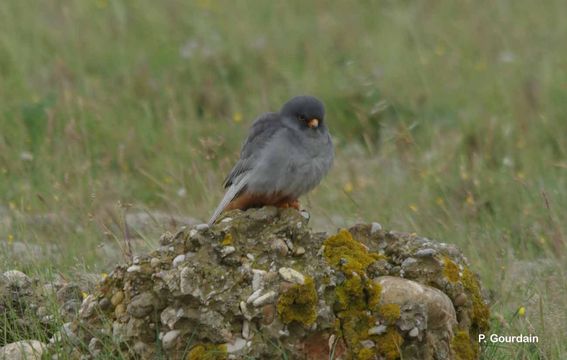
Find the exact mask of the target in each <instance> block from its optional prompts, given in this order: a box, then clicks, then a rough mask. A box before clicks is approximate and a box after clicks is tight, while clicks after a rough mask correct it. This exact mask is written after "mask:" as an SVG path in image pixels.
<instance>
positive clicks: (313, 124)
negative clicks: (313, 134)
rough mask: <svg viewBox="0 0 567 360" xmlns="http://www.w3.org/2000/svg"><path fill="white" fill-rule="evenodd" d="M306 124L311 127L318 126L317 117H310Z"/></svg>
mask: <svg viewBox="0 0 567 360" xmlns="http://www.w3.org/2000/svg"><path fill="white" fill-rule="evenodd" d="M307 126H309V128H311V129H315V128H317V127H319V119H316V118H313V119H310V120H309V121H307Z"/></svg>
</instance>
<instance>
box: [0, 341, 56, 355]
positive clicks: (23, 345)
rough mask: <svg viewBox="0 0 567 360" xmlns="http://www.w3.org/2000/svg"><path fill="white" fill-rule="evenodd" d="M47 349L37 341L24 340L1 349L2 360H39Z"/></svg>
mask: <svg viewBox="0 0 567 360" xmlns="http://www.w3.org/2000/svg"><path fill="white" fill-rule="evenodd" d="M46 349H47V347H46V345H45V344H44V343H42V342H39V341H37V340H23V341H18V342H15V343H11V344H8V345H6V346H3V347H1V348H0V360H36V359H37V360H39V359H41V358H42V355H43V353H44V352H45V350H46Z"/></svg>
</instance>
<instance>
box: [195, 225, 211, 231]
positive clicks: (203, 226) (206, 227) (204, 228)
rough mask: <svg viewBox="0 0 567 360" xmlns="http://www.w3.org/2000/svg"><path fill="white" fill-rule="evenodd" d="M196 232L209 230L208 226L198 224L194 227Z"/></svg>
mask: <svg viewBox="0 0 567 360" xmlns="http://www.w3.org/2000/svg"><path fill="white" fill-rule="evenodd" d="M195 229H196V230H197V231H204V230H208V229H209V224H199V225H196V226H195Z"/></svg>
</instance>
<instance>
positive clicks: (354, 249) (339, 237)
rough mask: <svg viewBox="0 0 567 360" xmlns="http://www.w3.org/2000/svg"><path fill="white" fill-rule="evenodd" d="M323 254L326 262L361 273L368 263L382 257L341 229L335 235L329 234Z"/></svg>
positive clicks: (344, 269) (347, 270)
mask: <svg viewBox="0 0 567 360" xmlns="http://www.w3.org/2000/svg"><path fill="white" fill-rule="evenodd" d="M323 245H325V250H324V252H323V255H324V256H325V258H326V259H327V262H328V263H329V264H330V265H331V266H333V267H337V268H339V269H341V270H342V271H344V272H345V273H346V272H356V273H358V274H361V273H363V272H365V271H366V268H367V267H368V265H370V264H372V263H373V262H375V261H376V260H379V259H381V258H383V256H382V255H380V254H378V253H373V252H369V251H368V249H367V248H366V247H365V246H364V245H362V244H361V243H360V242H358V241H356V240H354V239H353V237H352V234H351V233H350V232H349V231H348V230H346V229H341V230H340V231H339V232H338V233H337V234H336V235H332V236H330V237H329V238H328V239H327V240H325V242H324V243H323Z"/></svg>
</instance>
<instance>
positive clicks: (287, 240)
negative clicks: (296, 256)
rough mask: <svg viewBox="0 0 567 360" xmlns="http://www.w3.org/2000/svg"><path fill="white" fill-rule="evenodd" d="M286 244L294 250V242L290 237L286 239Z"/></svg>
mask: <svg viewBox="0 0 567 360" xmlns="http://www.w3.org/2000/svg"><path fill="white" fill-rule="evenodd" d="M284 241H285V244H286V245H287V248H288V249H289V250H291V251H293V243H292V242H291V240H290V239H285V240H284Z"/></svg>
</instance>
